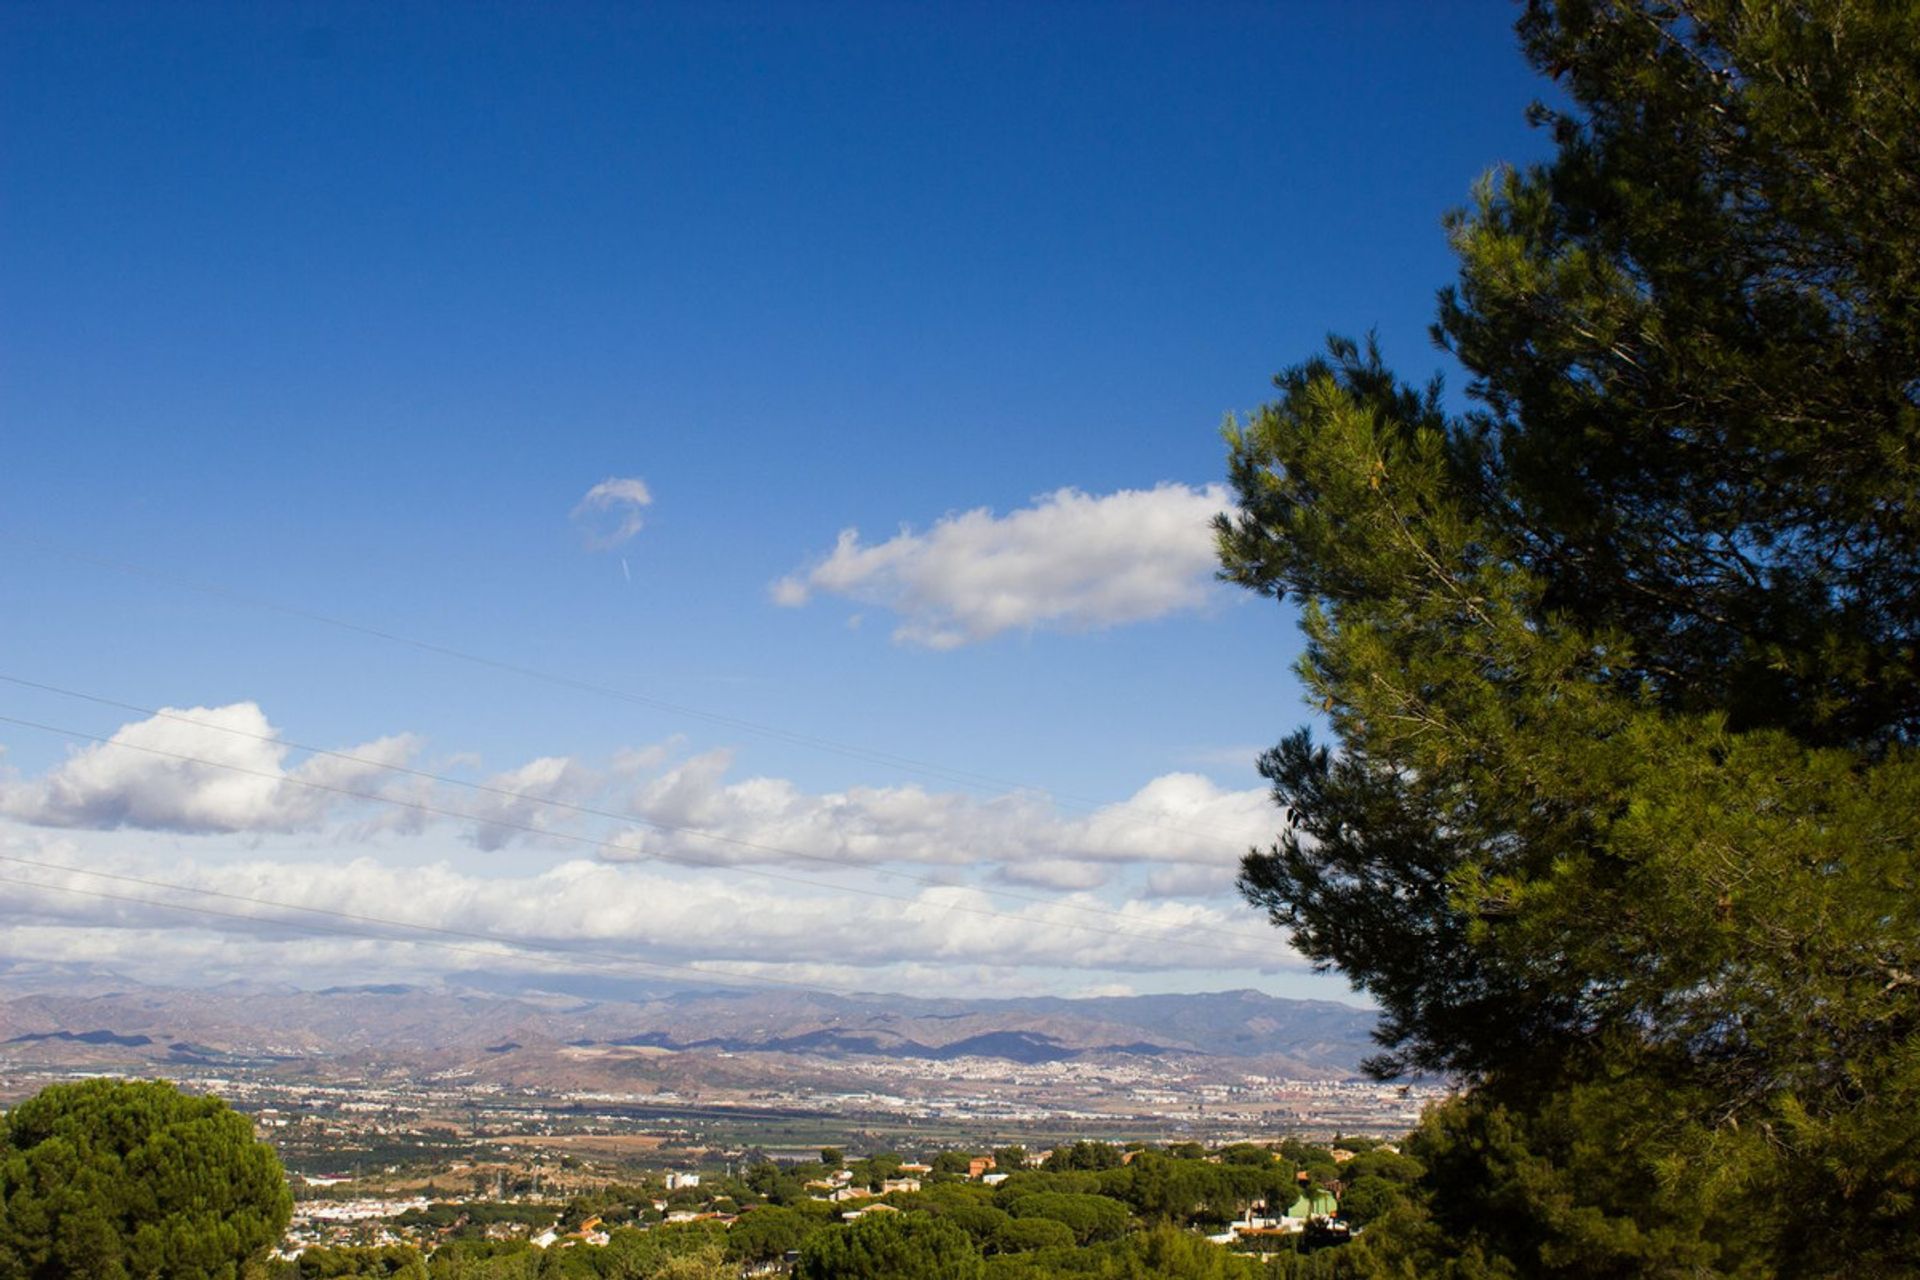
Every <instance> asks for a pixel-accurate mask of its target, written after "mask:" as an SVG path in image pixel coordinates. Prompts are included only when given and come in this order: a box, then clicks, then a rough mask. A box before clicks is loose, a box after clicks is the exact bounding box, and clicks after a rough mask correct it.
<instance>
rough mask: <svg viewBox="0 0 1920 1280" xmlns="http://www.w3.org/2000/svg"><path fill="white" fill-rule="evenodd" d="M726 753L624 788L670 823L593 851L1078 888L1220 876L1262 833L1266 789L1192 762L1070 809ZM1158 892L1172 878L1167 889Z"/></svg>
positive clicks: (1270, 827) (645, 814)
mask: <svg viewBox="0 0 1920 1280" xmlns="http://www.w3.org/2000/svg"><path fill="white" fill-rule="evenodd" d="M731 766H732V756H731V754H730V753H728V752H725V751H715V752H709V753H706V754H704V755H700V756H695V757H694V758H692V759H690V760H687V761H685V762H683V763H681V764H680V765H678V766H677V767H675V768H673V769H670V770H668V771H667V772H665V773H663V774H661V775H659V776H657V777H655V778H652V779H650V780H648V781H647V782H646V783H644V784H642V785H640V786H639V787H637V788H635V789H634V791H633V792H632V794H631V795H630V797H629V801H628V802H629V804H630V805H631V807H632V810H633V812H634V813H635V814H636V815H638V816H640V817H642V818H645V819H648V820H650V821H653V822H657V823H662V824H666V825H668V826H671V827H674V828H679V829H678V830H670V831H660V830H655V829H649V828H638V827H636V828H633V829H631V830H629V831H626V832H624V833H622V834H621V835H620V836H619V837H618V846H619V847H618V848H617V849H613V850H608V851H607V852H606V853H605V854H604V856H605V857H607V858H609V859H610V860H615V861H620V860H631V859H639V858H645V857H649V856H661V857H666V858H670V859H673V860H676V861H682V862H694V863H701V864H709V865H737V864H742V863H778V862H787V863H790V864H791V865H794V866H814V865H817V863H818V862H819V861H832V862H835V863H841V864H846V865H853V866H878V865H883V864H886V863H895V862H898V863H920V864H929V863H930V864H944V865H953V866H971V867H977V868H989V869H993V870H994V873H995V875H996V876H997V877H998V878H999V879H1000V880H1002V881H1003V882H1006V883H1013V884H1025V885H1036V886H1040V887H1044V888H1050V889H1089V888H1093V887H1096V886H1098V885H1100V884H1102V883H1104V882H1106V880H1107V879H1108V878H1109V877H1110V876H1111V875H1112V874H1113V872H1114V871H1115V869H1116V868H1117V867H1119V866H1121V865H1124V864H1129V863H1142V864H1148V865H1184V866H1200V867H1205V868H1210V869H1212V870H1213V872H1214V875H1213V876H1212V877H1210V878H1209V879H1207V880H1206V881H1205V883H1207V884H1208V885H1210V886H1212V885H1217V884H1218V883H1220V882H1221V879H1222V877H1223V876H1224V878H1225V880H1226V881H1228V882H1230V881H1231V879H1232V873H1233V870H1234V869H1236V868H1237V867H1238V866H1239V861H1240V858H1241V857H1242V856H1243V855H1244V854H1245V853H1246V852H1247V849H1248V848H1249V847H1250V846H1253V845H1264V844H1266V843H1269V842H1271V840H1272V839H1273V835H1274V831H1275V827H1276V822H1277V816H1278V814H1277V810H1275V809H1274V807H1273V804H1272V802H1271V800H1270V799H1269V798H1268V795H1267V793H1266V791H1265V789H1264V788H1254V789H1251V790H1245V791H1229V790H1226V789H1223V788H1221V787H1219V786H1217V785H1215V784H1214V783H1213V782H1212V781H1210V780H1209V779H1207V778H1204V777H1201V776H1200V775H1198V774H1191V773H1171V774H1166V775H1164V776H1162V777H1159V778H1155V779H1154V780H1152V781H1151V782H1149V783H1148V784H1147V785H1146V786H1144V787H1142V788H1140V790H1139V791H1137V792H1135V793H1134V794H1133V795H1131V796H1129V797H1128V798H1127V799H1125V800H1122V801H1120V802H1118V803H1115V804H1111V805H1106V806H1102V807H1101V808H1098V809H1095V810H1093V811H1092V812H1091V813H1087V814H1084V815H1080V816H1073V815H1069V814H1063V813H1061V812H1060V811H1059V810H1058V809H1057V808H1056V807H1055V806H1054V805H1053V804H1052V803H1051V802H1049V801H1048V800H1047V799H1046V798H1045V797H1043V796H1039V795H1035V794H1032V793H1024V794H1009V795H1002V796H995V797H989V798H984V799H983V798H977V797H974V796H971V795H966V794H963V793H958V792H937V791H928V790H926V789H925V788H923V787H918V786H895V787H849V788H847V789H846V790H844V791H832V792H822V793H811V792H807V791H804V790H802V789H801V788H799V787H797V786H795V785H794V784H793V783H792V782H789V781H787V780H785V779H781V778H746V779H742V780H740V781H729V780H728V776H727V775H728V771H729V769H730V768H731ZM1169 892H1170V891H1169Z"/></svg>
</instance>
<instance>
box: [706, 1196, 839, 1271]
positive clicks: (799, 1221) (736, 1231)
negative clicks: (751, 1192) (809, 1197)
mask: <svg viewBox="0 0 1920 1280" xmlns="http://www.w3.org/2000/svg"><path fill="white" fill-rule="evenodd" d="M824 1225H825V1224H824V1221H823V1220H822V1219H821V1218H820V1217H818V1216H817V1215H813V1214H807V1213H802V1212H801V1211H800V1210H798V1209H782V1208H778V1207H774V1206H767V1207H764V1208H759V1209H751V1210H749V1211H747V1212H746V1213H743V1214H741V1215H740V1218H739V1220H738V1221H736V1222H735V1223H734V1224H733V1226H732V1227H731V1228H729V1229H728V1231H727V1256H728V1257H729V1258H738V1259H740V1260H741V1261H743V1262H764V1261H767V1260H768V1259H772V1258H778V1257H779V1256H781V1255H782V1254H784V1253H785V1252H786V1251H787V1250H789V1249H798V1248H799V1247H800V1246H801V1245H802V1244H803V1243H805V1242H806V1239H807V1237H808V1236H810V1235H812V1234H813V1233H814V1232H815V1231H818V1230H820V1229H821V1228H822V1227H823V1226H824Z"/></svg>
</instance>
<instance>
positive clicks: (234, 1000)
mask: <svg viewBox="0 0 1920 1280" xmlns="http://www.w3.org/2000/svg"><path fill="white" fill-rule="evenodd" d="M45 977H46V975H44V974H34V975H32V976H31V978H30V979H29V981H31V982H33V983H34V984H35V985H36V986H37V985H39V984H40V983H41V982H44V980H45ZM22 985H24V984H23V983H22V982H21V981H20V978H19V976H16V975H13V974H9V973H6V972H4V971H0V1057H16V1058H20V1057H31V1058H33V1059H35V1060H44V1059H48V1058H52V1057H59V1056H63V1055H66V1056H71V1055H75V1054H80V1055H84V1054H88V1053H92V1054H103V1055H105V1054H121V1055H135V1056H138V1055H142V1054H144V1055H148V1056H160V1057H163V1058H164V1055H169V1054H171V1055H173V1057H172V1060H174V1061H193V1062H206V1061H210V1060H213V1059H214V1058H216V1057H218V1056H219V1055H222V1054H226V1055H234V1056H237V1057H244V1058H249V1059H253V1058H261V1057H270V1058H275V1059H284V1060H288V1061H298V1060H301V1059H314V1060H337V1059H345V1058H354V1059H359V1060H364V1061H367V1062H378V1063H389V1064H392V1065H395V1066H402V1067H410V1068H414V1069H425V1070H444V1069H451V1068H453V1067H455V1066H457V1065H459V1064H461V1063H466V1062H469V1061H472V1062H478V1063H481V1064H482V1065H483V1068H484V1070H486V1071H487V1072H489V1073H493V1074H498V1073H504V1072H508V1071H510V1070H513V1069H514V1068H515V1064H520V1066H521V1067H522V1068H523V1069H525V1070H532V1069H533V1066H532V1064H533V1063H534V1062H535V1061H536V1060H539V1059H548V1060H578V1059H580V1058H581V1057H582V1056H583V1055H586V1056H591V1055H592V1054H594V1053H600V1054H603V1055H604V1054H605V1053H607V1052H612V1051H627V1050H631V1051H636V1052H645V1051H652V1052H655V1053H656V1054H662V1053H663V1054H703V1053H725V1054H755V1053H760V1054H785V1055H797V1056H802V1057H807V1058H820V1059H841V1058H859V1057H876V1058H891V1059H902V1060H921V1061H950V1060H953V1059H956V1058H962V1057H967V1058H989V1059H1002V1060H1005V1061H1009V1062H1016V1063H1029V1064H1031V1063H1045V1062H1060V1061H1071V1060H1088V1059H1092V1060H1103V1059H1109V1058H1112V1059H1120V1058H1135V1059H1139V1058H1157V1059H1179V1058H1187V1057H1207V1058H1222V1059H1236V1060H1239V1059H1245V1060H1249V1061H1257V1062H1260V1063H1262V1064H1265V1067H1266V1069H1268V1070H1270V1071H1271V1072H1273V1073H1275V1074H1288V1075H1294V1076H1299V1077H1338V1076H1347V1075H1351V1074H1353V1073H1354V1072H1355V1071H1356V1069H1357V1067H1358V1063H1359V1061H1360V1060H1361V1059H1362V1058H1364V1057H1365V1056H1367V1054H1369V1053H1370V1052H1372V1051H1373V1049H1374V1045H1373V1043H1372V1041H1371V1039H1370V1033H1371V1032H1372V1030H1373V1027H1374V1025H1375V1015H1374V1014H1373V1013H1372V1012H1371V1011H1368V1010H1365V1009H1359V1008H1355V1007H1353V1006H1351V1005H1344V1004H1339V1003H1335V1002H1333V1001H1325V1000H1288V999H1283V998H1281V997H1276V996H1269V995H1266V994H1264V993H1261V992H1257V991H1246V990H1242V991H1223V992H1209V993H1202V994H1195V995H1150V996H1099V997H1084V998H1070V997H1025V998H1001V999H983V1000H960V999H953V998H939V999H927V998H918V997H910V996H899V995H884V994H874V995H857V996H841V995H831V994H826V993H818V992H804V991H803V992H762V991H736V990H723V989H674V988H667V987H661V986H655V985H645V984H627V985H625V986H624V987H614V986H611V985H609V984H602V983H594V984H591V985H583V986H574V985H572V984H568V983H566V982H552V981H550V980H549V981H548V982H547V983H546V985H544V986H541V987H536V986H533V985H531V984H530V983H529V982H527V981H525V980H522V981H521V982H520V983H519V984H518V986H517V989H516V988H515V985H514V983H513V981H512V980H511V979H510V978H509V977H506V976H503V975H490V974H474V975H458V976H457V977H456V978H455V979H454V980H452V981H449V982H448V983H447V984H446V985H444V986H434V987H425V986H408V985H405V984H397V983H377V984H367V985H357V986H329V987H326V988H323V989H320V990H315V991H301V990H296V989H292V988H287V987H283V986H261V987H251V986H245V985H242V986H239V987H235V986H234V985H233V984H229V985H228V986H227V987H224V988H214V989H189V988H158V987H143V986H140V985H138V984H131V983H127V982H126V981H125V980H124V979H120V980H119V981H117V982H106V981H102V980H100V979H99V978H98V977H97V976H94V977H88V978H86V979H84V980H81V979H76V981H75V984H74V985H75V986H76V987H77V988H78V990H76V991H74V992H73V993H71V994H63V993H61V992H58V991H45V990H31V991H29V992H26V993H20V991H19V988H20V986H22Z"/></svg>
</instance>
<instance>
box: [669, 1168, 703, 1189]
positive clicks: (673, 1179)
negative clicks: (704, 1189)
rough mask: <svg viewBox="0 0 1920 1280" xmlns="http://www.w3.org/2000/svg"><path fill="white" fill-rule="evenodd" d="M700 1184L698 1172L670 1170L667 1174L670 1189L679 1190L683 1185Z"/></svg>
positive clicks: (693, 1185) (695, 1185) (692, 1185)
mask: <svg viewBox="0 0 1920 1280" xmlns="http://www.w3.org/2000/svg"><path fill="white" fill-rule="evenodd" d="M699 1185H700V1175H699V1174H697V1173H680V1172H677V1171H670V1172H668V1174H667V1190H669V1191H678V1190H680V1188H682V1187H697V1186H699Z"/></svg>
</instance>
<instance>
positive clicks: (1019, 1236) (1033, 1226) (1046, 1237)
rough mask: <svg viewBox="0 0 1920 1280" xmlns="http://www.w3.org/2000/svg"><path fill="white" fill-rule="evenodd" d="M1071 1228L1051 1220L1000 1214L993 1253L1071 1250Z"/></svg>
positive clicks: (1072, 1235)
mask: <svg viewBox="0 0 1920 1280" xmlns="http://www.w3.org/2000/svg"><path fill="white" fill-rule="evenodd" d="M1075 1243H1076V1241H1075V1239H1074V1234H1073V1228H1072V1227H1070V1226H1068V1225H1067V1224H1066V1223H1064V1222H1056V1221H1055V1220H1054V1219H1052V1218H1013V1217H1008V1216H1007V1215H1005V1214H1001V1222H1000V1225H999V1227H998V1228H997V1229H996V1230H995V1231H994V1233H993V1237H992V1246H993V1252H995V1253H1028V1252H1031V1251H1032V1250H1035V1249H1061V1248H1071V1247H1072V1246H1073V1245H1074V1244H1075Z"/></svg>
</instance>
